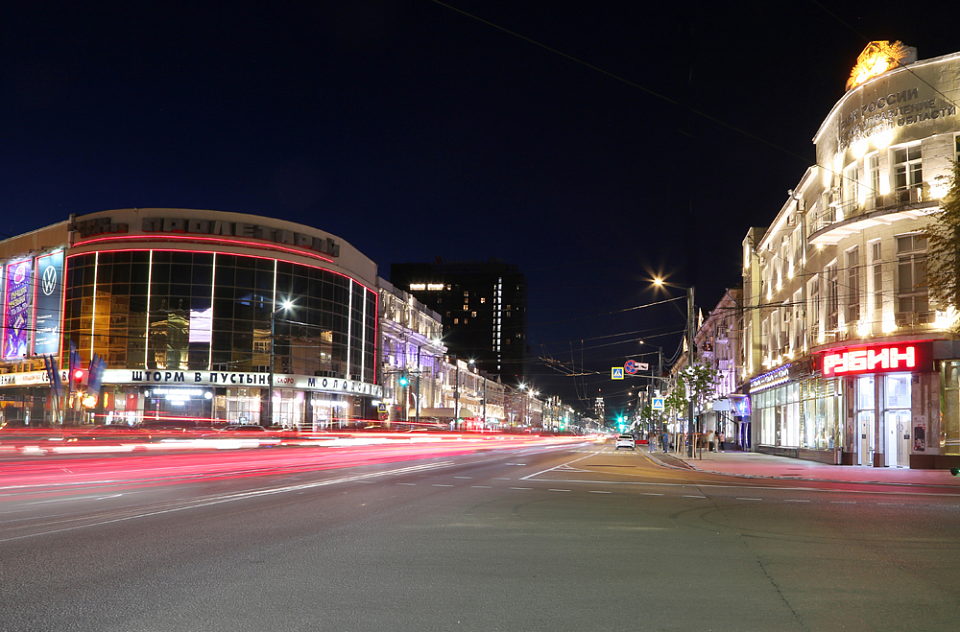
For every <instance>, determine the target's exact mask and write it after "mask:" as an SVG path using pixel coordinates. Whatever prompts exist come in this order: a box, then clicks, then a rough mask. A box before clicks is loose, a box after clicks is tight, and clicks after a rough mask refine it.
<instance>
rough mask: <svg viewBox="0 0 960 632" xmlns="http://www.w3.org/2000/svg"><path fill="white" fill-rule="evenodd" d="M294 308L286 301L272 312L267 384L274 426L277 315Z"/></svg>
mask: <svg viewBox="0 0 960 632" xmlns="http://www.w3.org/2000/svg"><path fill="white" fill-rule="evenodd" d="M274 304H276V303H274ZM291 308H293V301H291V300H290V299H284V300H282V301H280V307H277V308H276V309H275V310H273V311H272V312H270V381H269V383H268V384H267V388H268V389H269V393H268V394H267V421H268V422H269V425H271V426H272V425H273V364H274V361H275V358H276V343H275V339H276V333H277V331H276V330H277V314H279V313H280V312H282V311H283V312H285V311H287V310H289V309H291Z"/></svg>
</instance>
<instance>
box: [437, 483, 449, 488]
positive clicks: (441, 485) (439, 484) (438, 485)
mask: <svg viewBox="0 0 960 632" xmlns="http://www.w3.org/2000/svg"><path fill="white" fill-rule="evenodd" d="M433 486H434V487H453V485H443V484H441V483H434V484H433Z"/></svg>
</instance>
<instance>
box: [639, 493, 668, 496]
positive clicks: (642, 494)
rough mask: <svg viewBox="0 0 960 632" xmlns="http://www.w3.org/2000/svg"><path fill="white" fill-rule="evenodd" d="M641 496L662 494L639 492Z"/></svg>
mask: <svg viewBox="0 0 960 632" xmlns="http://www.w3.org/2000/svg"><path fill="white" fill-rule="evenodd" d="M640 495H641V496H663V494H654V493H652V492H640Z"/></svg>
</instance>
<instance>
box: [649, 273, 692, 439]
mask: <svg viewBox="0 0 960 632" xmlns="http://www.w3.org/2000/svg"><path fill="white" fill-rule="evenodd" d="M653 283H654V285H656V286H658V287H662V286H668V287H675V288H681V289H686V290H687V368H688V369H692V368H693V342H694V336H695V334H696V332H695V331H694V322H695V319H694V315H693V311H694V307H693V286H692V285H691V286H689V287H686V288H684V287H683V286H680V285H673V284H671V283H666V282H664V281H663V279H654V280H653ZM687 391H690V388H689V387H688V388H687ZM687 395H688V397H689V401H688V418H687V456H688V457H692V456H693V436H692V433H693V426H694V412H695V411H694V402H693V393H691V392H688V393H687Z"/></svg>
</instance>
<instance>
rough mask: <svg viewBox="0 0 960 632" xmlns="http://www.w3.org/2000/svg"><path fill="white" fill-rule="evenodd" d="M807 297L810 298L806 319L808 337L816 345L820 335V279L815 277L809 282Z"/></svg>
mask: <svg viewBox="0 0 960 632" xmlns="http://www.w3.org/2000/svg"><path fill="white" fill-rule="evenodd" d="M807 295H808V296H809V297H810V298H809V299H808V300H809V303H808V305H809V307H810V309H809V316H808V317H807V322H808V323H810V327H809V331H810V336H811V337H813V336H814V335H816V337H815V338H813V339H812V340H811V341H810V342H811V343H813V344H816V342H817V341H818V339H819V335H820V277H819V276H815V277H813V280H811V281H810V285H809V289H808V292H807Z"/></svg>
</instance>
